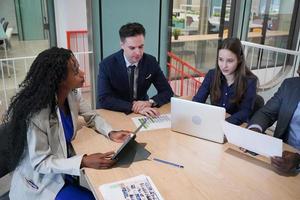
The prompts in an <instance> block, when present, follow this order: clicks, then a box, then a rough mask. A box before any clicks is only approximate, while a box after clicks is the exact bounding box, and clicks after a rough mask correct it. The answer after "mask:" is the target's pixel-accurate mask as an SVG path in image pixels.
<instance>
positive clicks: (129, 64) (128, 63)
mask: <svg viewBox="0 0 300 200" xmlns="http://www.w3.org/2000/svg"><path fill="white" fill-rule="evenodd" d="M123 57H124V60H125V64H126V67H127V68H128V67H129V66H132V65H135V66H136V67H137V66H138V64H139V63H132V64H131V63H130V62H129V61H128V60H127V58H126V56H125V54H124V53H123Z"/></svg>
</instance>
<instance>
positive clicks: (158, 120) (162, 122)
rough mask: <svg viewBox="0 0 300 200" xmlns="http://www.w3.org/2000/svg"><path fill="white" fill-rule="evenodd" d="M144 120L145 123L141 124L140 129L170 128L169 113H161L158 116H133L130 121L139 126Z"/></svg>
mask: <svg viewBox="0 0 300 200" xmlns="http://www.w3.org/2000/svg"><path fill="white" fill-rule="evenodd" d="M145 120H147V121H146V123H145V124H144V125H143V127H142V128H141V130H140V131H148V130H155V129H162V128H171V114H163V115H160V116H159V117H133V118H132V121H133V122H134V124H135V125H136V127H139V126H140V125H141V124H142V123H143V122H144V121H145Z"/></svg>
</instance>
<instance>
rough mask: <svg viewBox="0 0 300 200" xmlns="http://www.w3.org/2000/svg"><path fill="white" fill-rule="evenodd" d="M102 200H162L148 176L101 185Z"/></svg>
mask: <svg viewBox="0 0 300 200" xmlns="http://www.w3.org/2000/svg"><path fill="white" fill-rule="evenodd" d="M99 190H100V192H101V194H102V196H103V198H104V200H163V198H162V196H161V195H160V194H159V192H158V190H157V188H156V187H155V185H154V184H153V182H152V180H151V179H150V177H149V176H145V175H139V176H136V177H132V178H129V179H126V180H122V181H118V182H114V183H108V184H104V185H101V186H100V187H99Z"/></svg>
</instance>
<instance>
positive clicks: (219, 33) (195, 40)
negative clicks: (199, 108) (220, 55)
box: [170, 0, 231, 72]
mask: <svg viewBox="0 0 300 200" xmlns="http://www.w3.org/2000/svg"><path fill="white" fill-rule="evenodd" d="M224 2H225V3H223V4H222V0H174V1H173V8H172V19H171V21H172V24H170V26H171V28H172V37H171V38H172V39H171V46H170V51H171V52H173V53H174V54H175V55H177V56H178V57H179V58H180V59H182V60H183V61H186V62H188V63H189V64H190V65H192V66H194V67H196V68H197V69H199V70H200V71H202V72H207V71H208V70H209V69H211V68H214V67H215V63H216V56H217V47H218V40H219V39H222V38H226V37H227V36H228V28H229V17H230V4H231V1H230V0H227V1H224ZM222 5H223V6H222Z"/></svg>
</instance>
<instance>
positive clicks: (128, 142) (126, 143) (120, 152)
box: [111, 134, 136, 160]
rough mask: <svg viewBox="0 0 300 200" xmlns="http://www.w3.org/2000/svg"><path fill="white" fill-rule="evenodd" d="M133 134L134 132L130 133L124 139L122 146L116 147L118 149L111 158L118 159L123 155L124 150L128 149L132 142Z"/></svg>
mask: <svg viewBox="0 0 300 200" xmlns="http://www.w3.org/2000/svg"><path fill="white" fill-rule="evenodd" d="M135 136H136V135H135V134H130V136H129V137H128V138H127V139H126V140H125V141H124V143H123V144H122V146H121V147H120V148H119V149H118V151H117V152H116V153H115V155H114V156H113V157H112V158H111V159H112V160H118V159H119V158H121V157H123V156H125V154H126V152H127V151H128V150H129V149H130V146H131V143H133V142H134V139H135Z"/></svg>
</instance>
